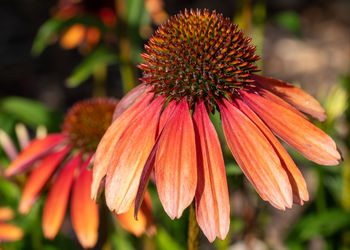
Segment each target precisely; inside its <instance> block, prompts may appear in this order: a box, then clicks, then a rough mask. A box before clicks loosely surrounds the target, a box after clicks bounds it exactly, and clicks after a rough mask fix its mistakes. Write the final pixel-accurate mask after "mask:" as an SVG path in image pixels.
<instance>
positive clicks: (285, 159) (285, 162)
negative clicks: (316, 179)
mask: <svg viewBox="0 0 350 250" xmlns="http://www.w3.org/2000/svg"><path fill="white" fill-rule="evenodd" d="M234 105H235V106H236V105H237V108H238V109H240V110H241V111H242V112H243V113H244V114H245V115H246V116H248V117H249V119H250V120H251V121H252V122H254V123H255V125H256V126H257V127H258V128H259V129H260V130H261V131H262V132H263V133H264V135H265V136H266V138H267V139H268V140H269V142H270V143H271V145H272V146H273V147H274V149H275V151H276V153H277V155H278V156H279V158H280V161H281V163H282V167H283V168H284V169H285V171H286V173H287V174H288V178H289V182H290V184H291V185H292V190H293V201H294V202H295V203H299V204H301V205H303V204H304V201H307V200H309V193H308V191H307V187H306V183H305V180H304V177H303V176H302V174H301V173H300V171H299V169H298V168H297V166H296V165H295V163H294V161H293V160H292V158H291V157H290V156H289V154H288V153H287V151H286V150H285V149H284V148H283V146H282V145H281V143H280V142H279V141H278V140H277V139H276V137H275V136H274V135H273V134H272V132H271V131H270V129H269V128H268V127H267V126H266V125H265V124H264V123H263V122H262V121H261V120H260V118H259V117H258V116H257V115H256V114H255V113H254V112H253V111H252V110H251V109H250V108H249V107H248V105H247V104H245V103H244V102H243V101H241V100H239V99H237V100H235V103H234Z"/></svg>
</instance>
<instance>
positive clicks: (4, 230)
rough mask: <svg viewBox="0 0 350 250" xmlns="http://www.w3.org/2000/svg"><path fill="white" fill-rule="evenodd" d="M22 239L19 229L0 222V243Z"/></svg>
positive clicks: (21, 232)
mask: <svg viewBox="0 0 350 250" xmlns="http://www.w3.org/2000/svg"><path fill="white" fill-rule="evenodd" d="M22 237H23V231H22V229H20V228H19V227H17V226H15V225H11V224H5V223H1V222H0V242H3V241H16V240H20V239H21V238H22Z"/></svg>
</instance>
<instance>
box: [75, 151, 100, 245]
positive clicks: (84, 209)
mask: <svg viewBox="0 0 350 250" xmlns="http://www.w3.org/2000/svg"><path fill="white" fill-rule="evenodd" d="M90 160H91V156H90V157H89V158H88V159H87V160H86V161H85V162H84V164H83V166H82V167H81V170H80V173H79V175H78V177H77V178H76V180H75V182H74V185H73V191H72V198H71V207H70V209H71V210H70V211H71V219H72V224H73V228H74V231H75V233H76V234H77V237H78V240H79V242H80V244H81V245H82V246H83V247H84V248H92V247H94V246H95V245H96V242H97V238H98V224H99V215H98V206H97V204H96V203H95V202H94V201H93V200H91V182H92V171H90V170H88V166H89V163H90Z"/></svg>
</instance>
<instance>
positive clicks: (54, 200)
mask: <svg viewBox="0 0 350 250" xmlns="http://www.w3.org/2000/svg"><path fill="white" fill-rule="evenodd" d="M80 161H81V153H79V154H77V155H75V156H74V157H72V158H71V159H70V160H69V161H68V162H67V164H66V165H65V166H64V168H63V169H62V170H61V172H60V173H59V174H58V176H57V178H56V180H55V182H54V183H53V185H52V187H51V189H50V192H49V194H48V196H47V199H46V202H45V206H44V213H43V221H42V226H43V232H44V236H45V237H46V238H48V239H53V238H55V236H56V234H57V232H58V230H59V228H60V226H61V224H62V221H63V218H64V214H65V212H66V208H67V203H68V198H69V194H70V190H71V186H72V183H73V179H74V176H75V170H76V168H77V167H78V166H79V164H80Z"/></svg>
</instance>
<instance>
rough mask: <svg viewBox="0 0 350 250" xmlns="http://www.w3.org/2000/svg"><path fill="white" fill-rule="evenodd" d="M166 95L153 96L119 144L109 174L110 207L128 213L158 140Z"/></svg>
mask: <svg viewBox="0 0 350 250" xmlns="http://www.w3.org/2000/svg"><path fill="white" fill-rule="evenodd" d="M163 101H164V98H163V97H158V98H156V99H155V100H153V101H152V102H151V103H150V105H149V106H147V107H146V108H144V110H143V111H142V112H140V113H139V114H138V115H137V116H136V117H135V118H134V119H133V120H132V121H131V122H130V123H129V125H128V127H127V128H126V129H125V131H124V133H123V134H122V136H121V137H120V139H119V141H118V143H117V145H116V146H115V149H114V152H113V155H112V158H111V161H110V165H109V166H108V169H107V177H106V189H105V195H106V202H107V206H108V207H109V209H110V210H112V211H115V212H116V213H117V214H119V213H125V212H127V211H128V210H129V209H130V206H131V203H132V202H133V201H134V199H135V196H136V192H137V188H138V185H139V182H140V177H141V173H142V169H143V167H144V166H145V163H146V161H147V158H148V156H149V154H150V152H151V150H152V148H153V145H154V143H155V137H156V132H157V126H158V121H159V116H160V112H161V110H162V108H163Z"/></svg>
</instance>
